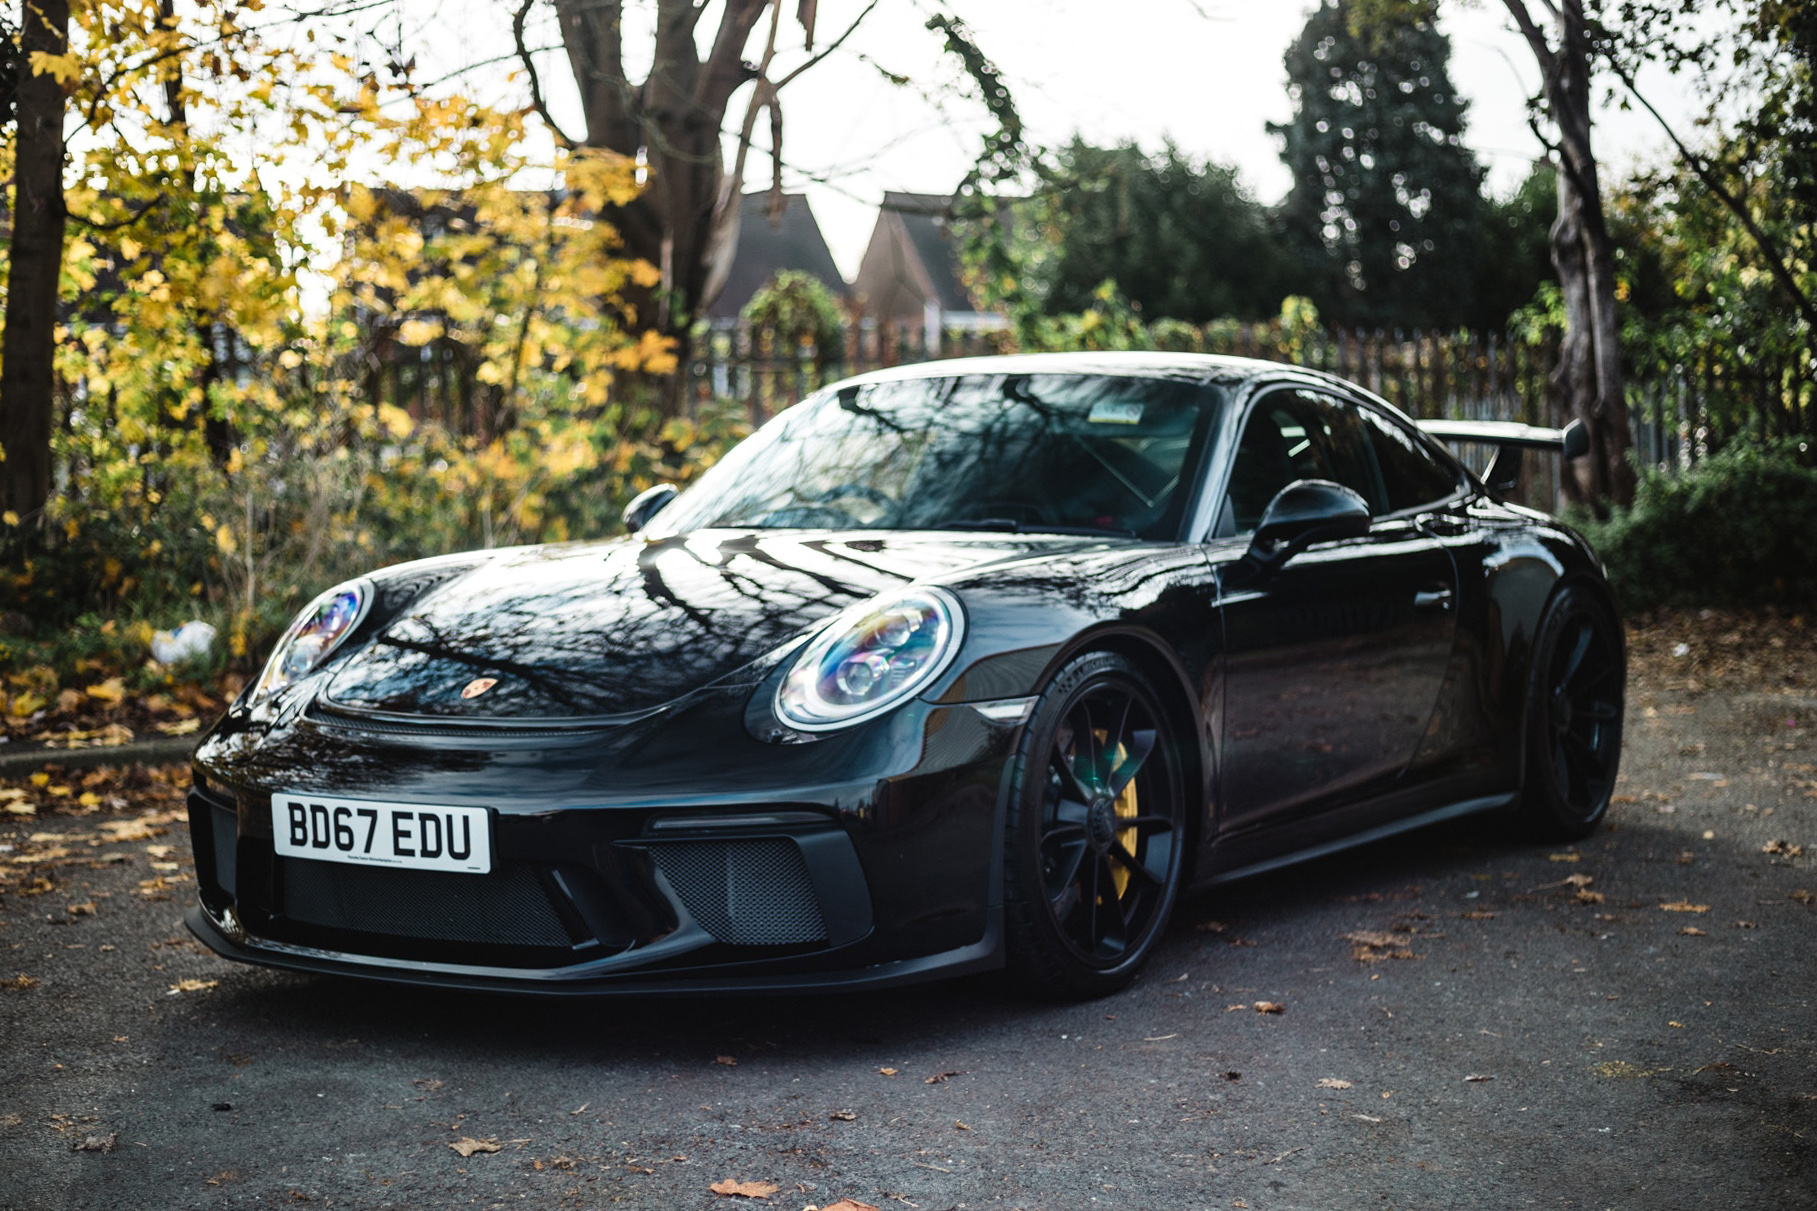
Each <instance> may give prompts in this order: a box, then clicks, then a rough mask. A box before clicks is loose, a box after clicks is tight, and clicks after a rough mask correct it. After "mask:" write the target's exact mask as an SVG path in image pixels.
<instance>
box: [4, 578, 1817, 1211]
mask: <svg viewBox="0 0 1817 1211" xmlns="http://www.w3.org/2000/svg"><path fill="white" fill-rule="evenodd" d="M1814 629H1817V628H1813V627H1810V626H1807V625H1805V624H1804V622H1803V620H1800V619H1790V618H1772V617H1764V616H1731V615H1707V616H1699V615H1696V614H1674V615H1665V616H1658V617H1654V618H1651V619H1648V620H1645V622H1644V625H1642V626H1640V627H1638V628H1636V629H1635V631H1634V634H1633V647H1634V667H1633V675H1632V678H1631V685H1630V701H1629V715H1628V720H1629V735H1628V747H1627V750H1626V753H1625V756H1624V769H1623V779H1622V786H1621V791H1620V794H1619V796H1618V798H1617V802H1616V804H1615V806H1614V808H1613V810H1612V812H1611V815H1610V820H1609V823H1608V825H1607V826H1606V827H1605V828H1604V829H1602V830H1601V831H1599V832H1598V833H1597V834H1595V835H1594V836H1593V837H1591V838H1590V839H1589V840H1587V841H1585V842H1584V843H1582V844H1580V845H1577V846H1571V847H1560V848H1547V847H1543V846H1542V847H1534V846H1530V845H1525V844H1519V843H1516V842H1513V841H1509V840H1507V839H1504V838H1500V837H1497V836H1494V835H1492V834H1491V833H1490V832H1489V831H1488V830H1486V829H1485V828H1484V827H1483V826H1482V825H1480V824H1472V823H1469V822H1465V823H1463V824H1460V825H1456V826H1451V827H1446V828H1441V829H1434V830H1428V831H1426V832H1423V833H1421V834H1419V835H1417V836H1413V837H1406V838H1400V839H1397V840H1395V841H1392V842H1387V843H1383V844H1379V845H1375V846H1372V847H1369V848H1367V849H1364V850H1360V851H1355V852H1352V853H1350V854H1348V855H1343V856H1340V857H1338V858H1334V859H1330V860H1326V861H1322V862H1319V863H1316V864H1313V865H1309V866H1304V867H1301V868H1298V869H1296V870H1293V871H1288V872H1283V873H1280V874H1277V875H1273V876H1269V877H1266V878H1264V879H1262V880H1258V881H1254V882H1251V883H1250V884H1247V885H1243V886H1238V887H1233V888H1229V889H1227V890H1225V891H1222V892H1220V893H1218V894H1216V895H1214V896H1211V897H1209V898H1206V899H1203V900H1200V901H1197V902H1194V903H1191V904H1188V905H1187V906H1186V907H1185V909H1184V910H1183V911H1182V913H1181V914H1180V917H1179V919H1178V921H1177V923H1176V925H1175V926H1174V929H1173V931H1172V933H1171V935H1170V936H1169V938H1168V939H1167V941H1166V944H1165V945H1164V947H1163V948H1162V950H1161V951H1160V953H1159V954H1158V955H1157V957H1156V959H1155V961H1154V963H1153V964H1152V966H1151V967H1150V968H1149V970H1148V972H1147V974H1146V975H1145V976H1144V978H1143V979H1142V980H1140V981H1139V982H1138V983H1137V984H1136V985H1135V986H1134V987H1132V988H1130V989H1129V990H1127V991H1125V992H1124V993H1122V994H1120V995H1117V996H1114V997H1110V998H1107V999H1105V1000H1101V1001H1096V1002H1092V1003H1089V1004H1082V1005H1056V1004H1049V1003H1040V1002H1030V1001H1027V1000H1023V999H1020V998H1018V997H1016V996H1014V995H1012V994H1010V993H1008V992H1006V991H1004V990H1003V989H1002V988H1000V987H999V985H998V984H997V983H996V982H995V981H993V980H990V979H974V980H963V981H955V982H948V983H944V984H938V985H933V986H928V987H922V988H917V989H912V990H907V991H901V992H894V993H880V994H870V995H857V996H837V997H821V998H812V999H807V998H803V999H739V998H727V999H701V1000H682V1001H674V1000H671V1001H662V1002H640V1003H627V1002H622V1001H613V1002H602V1003H593V1004H547V1003H541V1002H529V1001H521V1000H512V999H505V998H498V997H484V996H473V995H448V994H437V993H430V992H424V991H416V990H391V989H385V988H373V987H367V986H364V985H358V984H354V983H350V982H345V981H339V980H332V979H323V978H310V977H302V976H295V975H288V974H282V973H275V972H267V971H261V970H255V969H252V968H245V967H239V966H235V965H232V964H229V963H226V962H224V961H222V960H219V959H217V958H215V957H213V956H212V955H211V954H209V953H208V952H206V951H205V950H204V949H203V948H202V947H200V946H199V945H198V944H196V943H195V942H194V941H192V940H191V939H190V938H189V937H188V935H187V933H186V932H185V931H184V930H183V929H182V927H181V926H180V924H179V916H180V913H181V911H182V909H183V907H184V903H185V901H186V899H187V897H188V896H189V895H190V894H192V893H193V883H191V882H190V881H189V880H188V877H187V871H188V848H187V843H186V839H185V835H184V832H183V829H182V827H181V824H180V822H173V821H171V820H169V819H164V818H161V817H164V816H165V815H166V814H167V813H169V812H170V811H172V810H173V809H174V808H176V807H177V806H178V805H179V799H178V797H177V796H178V792H179V788H180V782H181V775H180V771H172V773H171V774H169V775H166V776H164V777H165V778H166V780H160V778H159V776H158V775H156V774H148V773H147V772H145V771H143V770H141V771H139V772H138V773H137V774H131V773H127V774H123V773H121V772H119V771H107V772H105V773H96V774H83V773H80V772H69V773H53V774H52V776H51V777H50V778H48V779H46V780H45V781H44V785H41V786H40V785H34V784H32V783H31V782H30V781H29V780H25V779H19V780H15V781H9V782H0V808H6V809H7V810H8V811H10V812H11V813H12V814H10V815H7V816H4V817H0V820H4V821H5V822H6V823H4V824H0V843H3V844H7V845H10V846H11V847H12V848H11V849H10V850H7V851H0V859H3V861H0V866H4V870H5V874H4V881H0V1039H4V1045H3V1047H0V1208H7V1209H12V1208H20V1209H24V1208H32V1209H34V1211H40V1209H47V1208H65V1207H68V1208H78V1207H79V1208H111V1207H122V1208H125V1207H130V1208H151V1207H156V1208H189V1207H208V1208H214V1207H237V1206H283V1207H298V1206H310V1205H321V1206H343V1207H361V1208H381V1207H400V1208H405V1207H409V1208H415V1207H453V1206H481V1207H520V1206H521V1207H538V1208H541V1207H584V1208H592V1207H603V1206H608V1205H614V1204H625V1205H629V1206H634V1207H648V1208H708V1207H719V1208H721V1209H722V1211H733V1208H734V1207H735V1206H748V1207H782V1208H787V1209H788V1211H799V1209H801V1208H805V1207H811V1206H817V1207H830V1206H831V1205H832V1204H834V1203H835V1202H836V1201H837V1200H839V1199H841V1198H850V1199H853V1200H857V1201H858V1202H860V1203H863V1204H869V1205H872V1206H876V1207H882V1208H886V1209H887V1208H891V1207H895V1206H905V1207H910V1208H923V1209H927V1211H939V1209H944V1208H958V1207H987V1206H990V1207H998V1206H1001V1207H1022V1208H1093V1207H1103V1208H1112V1207H1128V1208H1143V1209H1147V1208H1160V1207H1165V1208H1232V1207H1234V1208H1256V1209H1258V1211H1260V1209H1264V1208H1266V1209H1270V1211H1274V1209H1282V1211H1285V1209H1290V1208H1308V1209H1310V1208H1320V1209H1324V1208H1333V1207H1365V1206H1367V1207H1372V1208H1373V1207H1380V1208H1454V1207H1460V1206H1471V1207H1486V1208H1498V1207H1529V1206H1532V1207H1583V1208H1643V1207H1644V1208H1648V1209H1650V1211H1651V1209H1658V1208H1668V1209H1669V1208H1679V1207H1721V1208H1725V1209H1731V1211H1732V1209H1737V1208H1756V1207H1758V1208H1772V1209H1774V1211H1779V1209H1788V1208H1802V1207H1812V1206H1817V1145H1814V1141H1817V1040H1814V1039H1813V1028H1814V1027H1817V1012H1814V1011H1813V995H1814V993H1813V990H1814V989H1817V947H1814V946H1813V931H1814V930H1817V870H1813V863H1814V862H1817V826H1814V825H1817V743H1813V741H1812V739H1811V737H1812V735H1813V731H1814V730H1817V643H1814V635H1813V630H1814ZM91 779H92V781H86V784H85V780H91ZM57 788H62V789H63V790H65V791H66V792H67V793H65V794H61V795H59V794H56V793H55V790H56V789H57ZM84 795H87V796H89V797H90V799H91V800H92V802H86V803H85V802H84V800H83V798H82V796H84ZM26 805H32V806H35V807H36V808H37V809H38V815H37V816H35V817H27V816H24V815H22V814H20V810H21V809H22V808H23V807H25V806H26ZM47 834H57V836H54V837H53V836H47ZM34 838H37V839H34ZM1801 846H1803V847H1808V849H1809V851H1810V852H1809V853H1808V854H1807V853H1805V852H1803V851H1802V850H1801V849H1800V847H1801ZM163 847H170V848H168V849H165V848H163ZM59 849H61V850H65V851H67V852H66V853H64V854H62V855H61V856H57V855H55V853H54V851H56V850H59ZM46 855H51V856H49V857H46ZM1271 1009H1278V1012H1274V1011H1268V1010H1271ZM475 1143H477V1144H478V1145H479V1147H478V1148H477V1149H475V1148H474V1146H473V1145H474V1144H475ZM456 1145H458V1146H459V1147H458V1148H457V1147H456ZM463 1153H466V1155H463ZM733 1181H735V1182H742V1183H757V1184H756V1185H754V1186H746V1187H745V1188H746V1189H747V1190H750V1191H753V1192H767V1193H768V1197H767V1198H763V1199H756V1198H747V1197H741V1196H738V1195H731V1196H721V1195H718V1194H715V1193H714V1192H713V1190H712V1186H713V1185H714V1184H716V1183H725V1182H733ZM772 1186H773V1187H774V1189H773V1190H771V1189H770V1188H771V1187H772ZM722 1188H723V1187H722Z"/></svg>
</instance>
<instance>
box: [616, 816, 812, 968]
mask: <svg viewBox="0 0 1817 1211" xmlns="http://www.w3.org/2000/svg"><path fill="white" fill-rule="evenodd" d="M650 854H651V856H652V857H653V858H654V859H655V861H656V866H657V869H659V870H661V871H662V873H663V877H664V878H666V879H667V880H668V881H669V886H671V887H673V888H674V889H675V894H676V895H678V896H680V897H681V902H682V903H683V904H685V905H687V908H688V912H689V913H691V914H692V915H693V917H694V919H695V920H696V921H698V922H700V927H701V928H702V929H704V930H706V931H707V932H708V933H710V934H712V935H713V937H714V938H715V939H717V940H718V941H721V942H725V943H728V944H730V945H734V946H788V945H797V944H800V943H803V942H822V941H825V940H826V936H827V935H826V923H825V922H824V921H822V920H821V918H820V902H819V900H818V899H817V898H816V897H815V895H814V885H813V883H812V882H811V881H810V880H809V879H808V868H807V863H806V862H804V861H803V860H802V857H801V849H800V847H798V846H797V845H796V844H795V843H794V842H793V841H790V840H788V839H787V838H784V837H763V838H755V839H752V840H749V841H667V842H664V843H663V844H661V845H652V846H651V847H650Z"/></svg>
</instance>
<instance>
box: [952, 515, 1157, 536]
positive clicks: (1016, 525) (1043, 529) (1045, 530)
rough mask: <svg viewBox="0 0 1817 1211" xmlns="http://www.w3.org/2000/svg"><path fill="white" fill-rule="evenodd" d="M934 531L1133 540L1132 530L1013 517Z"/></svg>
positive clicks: (981, 519) (971, 520)
mask: <svg viewBox="0 0 1817 1211" xmlns="http://www.w3.org/2000/svg"><path fill="white" fill-rule="evenodd" d="M929 528H930V529H934V530H995V531H1001V532H1002V533H1005V534H1083V535H1084V536H1086V537H1087V538H1135V537H1137V534H1136V532H1135V531H1134V530H1119V529H1117V528H1115V527H1112V526H1061V525H1050V524H1048V523H1047V522H1032V523H1030V524H1027V525H1024V524H1023V523H1022V522H1019V521H1017V520H1016V519H1015V518H1013V517H979V518H969V519H967V520H965V521H943V522H941V523H940V524H939V525H936V526H930V527H929Z"/></svg>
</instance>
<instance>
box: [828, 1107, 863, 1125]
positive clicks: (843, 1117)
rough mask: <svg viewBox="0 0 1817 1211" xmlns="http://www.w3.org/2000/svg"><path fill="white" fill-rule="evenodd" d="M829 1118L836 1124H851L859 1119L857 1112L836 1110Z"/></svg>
mask: <svg viewBox="0 0 1817 1211" xmlns="http://www.w3.org/2000/svg"><path fill="white" fill-rule="evenodd" d="M827 1117H828V1118H830V1119H832V1120H833V1121H834V1122H836V1123H849V1122H852V1121H853V1120H855V1119H856V1118H857V1117H858V1112H857V1111H856V1110H835V1111H833V1113H831V1114H829V1115H827Z"/></svg>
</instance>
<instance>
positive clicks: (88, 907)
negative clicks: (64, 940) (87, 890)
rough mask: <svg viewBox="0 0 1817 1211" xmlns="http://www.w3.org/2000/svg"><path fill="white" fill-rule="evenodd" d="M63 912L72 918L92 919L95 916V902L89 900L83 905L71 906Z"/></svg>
mask: <svg viewBox="0 0 1817 1211" xmlns="http://www.w3.org/2000/svg"><path fill="white" fill-rule="evenodd" d="M63 911H64V912H66V913H68V914H69V915H70V916H72V917H92V916H94V915H95V902H94V901H93V900H90V901H88V902H87V903H85V904H71V905H69V906H67V907H66V908H64V910H63Z"/></svg>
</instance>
